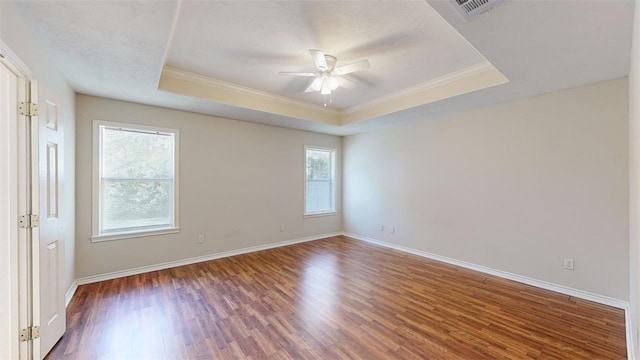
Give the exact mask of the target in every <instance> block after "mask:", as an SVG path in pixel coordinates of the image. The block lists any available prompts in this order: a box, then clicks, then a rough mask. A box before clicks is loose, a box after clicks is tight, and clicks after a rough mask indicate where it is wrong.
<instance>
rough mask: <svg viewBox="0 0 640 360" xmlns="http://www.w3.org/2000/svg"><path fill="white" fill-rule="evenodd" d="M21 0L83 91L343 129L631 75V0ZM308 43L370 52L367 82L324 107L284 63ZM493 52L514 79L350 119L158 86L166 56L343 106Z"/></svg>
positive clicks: (279, 92)
mask: <svg viewBox="0 0 640 360" xmlns="http://www.w3.org/2000/svg"><path fill="white" fill-rule="evenodd" d="M15 3H16V4H17V6H18V7H19V9H20V10H21V14H22V15H23V17H24V18H25V20H26V21H27V22H28V23H29V24H30V26H31V28H32V29H33V31H34V33H35V34H36V36H37V37H38V38H39V40H41V42H42V45H43V47H44V48H45V49H47V50H48V52H49V54H50V56H51V58H52V59H53V60H54V62H55V63H56V65H57V66H58V67H59V69H60V70H61V72H62V73H63V74H64V76H65V77H66V78H67V80H68V81H69V83H70V84H71V86H72V87H73V88H74V90H76V91H77V92H79V93H84V94H89V95H96V96H104V97H108V98H114V99H119V100H127V101H134V102H140V103H145V104H151V105H158V106H165V107H170V108H176V109H182V110H187V111H194V112H200V113H205V114H211V115H216V116H223V117H229V118H235V119H240V120H246V121H253V122H259V123H267V124H273V125H277V126H284V127H291V128H297V129H304V130H311V131H318V132H325V133H331V134H337V135H344V134H350V133H355V132H361V131H369V130H372V129H376V128H379V127H384V126H391V125H393V124H398V123H402V122H406V121H412V120H418V119H428V118H431V117H434V116H441V115H445V114H448V113H451V112H455V111H461V110H465V109H470V108H473V107H477V106H486V105H490V104H495V103H498V102H503V101H509V100H513V99H518V98H522V97H526V96H532V95H536V94H541V93H546V92H551V91H556V90H559V89H564V88H568V87H572V86H577V85H582V84H585V83H589V82H594V81H601V80H608V79H613V78H617V77H621V76H625V75H627V74H628V70H629V52H630V46H631V29H632V13H633V11H632V10H633V1H631V0H629V1H624V0H623V1H537V0H531V1H526V0H519V1H509V0H505V3H504V5H501V6H499V7H498V8H496V9H494V10H493V11H490V12H488V13H485V14H483V15H481V16H480V17H478V18H475V19H473V20H471V21H465V20H464V19H462V17H461V16H460V15H459V14H458V13H456V11H455V10H454V9H453V7H452V6H451V4H450V2H448V1H442V0H433V1H432V0H429V1H282V2H281V1H251V2H248V1H189V0H185V1H181V2H177V1H56V0H52V1H34V2H31V1H16V2H15ZM311 48H317V49H322V50H324V51H326V52H327V53H329V54H332V55H335V56H337V57H338V65H340V64H346V63H349V62H352V61H357V60H361V59H365V58H366V59H368V60H369V61H370V62H371V69H370V70H367V71H363V72H359V73H356V74H354V75H350V76H349V77H350V80H352V81H353V82H355V83H356V84H357V87H356V88H354V89H352V90H344V89H339V90H337V91H336V92H335V96H334V103H333V104H331V106H332V108H330V109H322V106H321V105H320V106H319V104H322V97H321V96H320V95H319V94H317V93H310V94H304V93H302V92H301V90H303V89H304V88H306V86H307V84H308V83H307V81H308V79H304V78H290V77H285V76H280V75H278V72H279V71H310V70H313V64H312V62H311V59H310V57H309V55H308V49H311ZM476 49H477V50H476ZM486 60H488V62H487V61H486ZM489 62H490V64H493V66H495V68H497V69H498V70H499V72H500V73H501V74H504V76H506V78H508V79H509V83H508V84H504V85H499V86H493V87H489V86H478V87H476V88H474V89H470V90H469V91H458V92H456V93H453V94H452V95H450V96H453V95H455V96H453V97H446V96H445V97H440V98H438V97H433V99H434V100H433V101H425V102H424V103H422V104H418V103H415V102H414V103H411V104H410V106H405V107H401V106H396V107H390V109H393V112H386V113H385V112H371V113H370V114H369V115H368V116H367V117H360V118H357V119H356V120H357V121H353V122H349V123H348V124H347V123H346V122H343V123H342V124H341V123H340V121H326V122H322V121H314V120H313V119H312V120H309V119H308V118H305V117H304V116H297V115H296V114H297V113H296V112H295V111H293V112H278V111H270V110H269V109H270V107H268V106H267V107H264V108H257V107H251V106H245V105H244V104H239V105H238V104H236V103H233V102H225V101H221V100H220V99H224V97H217V98H216V97H207V96H201V95H200V94H192V93H190V92H189V91H172V90H171V89H169V90H167V89H165V90H166V91H161V90H159V86H160V85H159V82H160V79H161V75H163V68H164V69H165V70H166V69H167V68H173V69H179V70H181V71H185V72H186V73H188V74H193V75H195V74H200V75H202V78H203V79H201V80H203V81H204V82H209V83H211V82H214V83H215V82H220V83H226V84H229V85H231V86H232V87H234V86H237V87H238V88H242V89H244V90H247V89H248V90H255V91H256V92H257V93H256V94H258V95H256V96H259V97H260V101H267V102H268V101H271V99H276V100H278V101H279V102H278V103H277V104H276V105H277V106H279V107H282V104H283V99H291V100H292V101H294V102H298V103H301V104H305V103H308V104H311V105H309V106H310V107H313V106H317V109H316V108H314V109H313V111H315V112H322V111H325V112H326V114H327V116H337V115H336V114H340V112H336V111H339V110H340V109H344V110H343V111H346V112H349V110H351V109H353V108H354V107H358V106H360V107H362V104H363V103H365V104H369V103H372V102H376V101H378V102H379V101H380V99H384V98H393V99H395V100H394V101H396V100H398V96H397V95H398V94H399V93H406V89H407V88H412V87H414V88H415V86H416V85H418V86H423V85H424V84H425V83H427V84H429V83H430V82H433V81H436V82H437V80H438V79H442V77H443V76H444V77H447V76H449V75H450V74H451V73H455V72H456V71H458V72H459V71H460V70H462V69H465V68H468V67H469V66H474V65H475V64H479V63H484V64H488V63H489ZM190 76H191V75H190ZM204 82H202V81H201V83H204ZM194 84H195V83H194ZM421 84H423V85H421ZM215 85H216V86H218V85H219V83H215ZM187 87H188V86H187ZM194 88H195V87H194ZM160 89H162V87H161V86H160ZM477 89H482V90H477ZM187 90H189V89H187ZM236 90H237V89H236ZM244 90H243V91H244ZM472 90H477V91H473V92H470V91H472ZM170 91H172V92H170ZM229 94H231V93H229ZM229 94H227V95H229ZM254 95H255V94H254ZM394 96H395V97H394ZM414 97H415V96H414ZM257 102H259V101H257ZM271 108H273V106H271ZM265 109H266V110H265ZM341 125H342V126H341Z"/></svg>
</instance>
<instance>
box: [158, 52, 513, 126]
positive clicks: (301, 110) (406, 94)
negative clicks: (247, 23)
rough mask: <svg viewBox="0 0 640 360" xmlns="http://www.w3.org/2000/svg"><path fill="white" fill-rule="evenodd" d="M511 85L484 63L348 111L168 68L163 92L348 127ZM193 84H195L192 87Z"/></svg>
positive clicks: (164, 70)
mask: <svg viewBox="0 0 640 360" xmlns="http://www.w3.org/2000/svg"><path fill="white" fill-rule="evenodd" d="M176 81H177V82H182V84H180V85H178V84H176V83H175V82H176ZM507 82H509V80H508V79H507V78H506V77H504V75H502V73H500V72H499V71H498V70H497V69H496V68H495V67H494V66H493V65H492V64H491V63H490V62H488V61H483V62H480V63H477V64H475V65H472V66H469V67H466V68H463V69H460V70H458V71H454V72H452V73H449V74H446V75H443V76H440V77H438V78H436V79H433V80H430V81H427V82H424V83H421V84H418V85H415V86H412V87H409V88H406V89H404V90H401V91H398V92H395V93H393V94H390V95H387V96H383V97H381V98H378V99H375V100H373V101H369V102H367V103H363V104H359V105H356V106H353V107H350V108H348V109H344V110H335V109H330V108H325V107H323V106H320V105H315V104H310V103H307V102H304V101H300V100H296V99H292V98H289V97H285V96H280V95H276V94H272V93H269V92H266V91H261V90H257V89H252V88H248V87H244V86H240V85H237V84H233V83H230V82H227V81H222V80H218V79H214V78H211V77H208V76H205V75H202V74H197V73H193V72H190V71H187V70H183V69H178V68H175V67H171V66H168V65H167V66H165V67H164V68H163V69H162V72H161V76H160V82H159V84H158V89H160V90H164V91H169V92H176V93H180V94H182V95H187V96H196V97H202V98H203V99H207V100H213V101H218V102H221V103H227V104H228V105H231V106H238V107H250V108H253V109H254V110H258V111H266V112H274V113H278V114H280V115H285V116H291V117H295V118H301V119H306V120H311V121H315V122H319V123H327V124H331V125H337V126H345V125H349V124H351V123H354V122H359V121H363V120H367V119H371V118H374V117H377V116H381V115H385V114H388V113H389V112H395V111H399V110H402V109H407V108H412V107H415V106H420V105H424V104H427V103H430V102H435V101H439V100H443V99H446V98H450V97H453V96H457V95H460V94H464V93H468V92H471V91H476V90H480V89H484V88H487V87H491V86H495V85H500V84H504V83H507ZM189 84H193V85H194V86H191V87H189ZM196 85H197V86H196ZM198 86H199V87H200V88H199V89H198Z"/></svg>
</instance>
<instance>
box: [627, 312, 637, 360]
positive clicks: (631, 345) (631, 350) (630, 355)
mask: <svg viewBox="0 0 640 360" xmlns="http://www.w3.org/2000/svg"><path fill="white" fill-rule="evenodd" d="M631 324H633V322H632V321H631V305H630V304H627V306H626V307H625V308H624V325H625V326H624V328H625V334H626V338H627V359H629V360H635V359H636V342H635V339H634V338H633V330H632V329H631Z"/></svg>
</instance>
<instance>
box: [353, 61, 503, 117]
mask: <svg viewBox="0 0 640 360" xmlns="http://www.w3.org/2000/svg"><path fill="white" fill-rule="evenodd" d="M492 69H495V67H494V66H493V65H492V64H491V63H490V62H488V61H483V62H480V63H477V64H475V65H471V66H469V67H466V68H464V69H460V70H458V71H454V72H452V73H449V74H445V75H443V76H440V77H437V78H435V79H432V80H429V81H426V82H423V83H421V84H418V85H414V86H411V87H408V88H406V89H403V90H400V91H397V92H395V93H392V94H389V95H386V96H383V97H380V98H377V99H375V100H372V101H369V102H366V103H362V104H360V105H356V106H352V107H350V108H348V109H345V110H344V111H343V114H353V113H356V112H359V111H364V110H367V109H369V108H372V107H374V106H377V105H379V104H382V103H388V102H393V101H396V100H398V99H400V98H403V97H407V96H411V95H414V94H417V93H420V92H423V91H427V90H431V89H434V88H437V87H439V86H442V85H445V84H448V83H450V82H453V81H457V80H461V79H464V78H467V77H470V76H473V75H476V74H479V73H482V72H484V71H487V70H492Z"/></svg>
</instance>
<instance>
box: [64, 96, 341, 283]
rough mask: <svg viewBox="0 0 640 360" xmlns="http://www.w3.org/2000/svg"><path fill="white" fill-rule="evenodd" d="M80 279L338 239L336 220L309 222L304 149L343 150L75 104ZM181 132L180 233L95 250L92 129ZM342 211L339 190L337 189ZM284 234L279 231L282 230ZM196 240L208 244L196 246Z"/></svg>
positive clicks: (102, 102) (81, 100)
mask: <svg viewBox="0 0 640 360" xmlns="http://www.w3.org/2000/svg"><path fill="white" fill-rule="evenodd" d="M76 101H77V110H76V114H77V152H78V153H77V163H76V165H77V216H78V222H77V234H78V242H77V261H78V277H79V278H81V277H86V276H91V275H97V274H104V273H108V272H113V271H119V270H126V269H131V268H136V267H141V266H146V265H154V264H159V263H163V262H168V261H175V260H182V259H186V258H190V257H196V256H203V255H207V254H215V253H219V252H223V251H230V250H237V249H241V248H246V247H251V246H259V245H265V244H270V243H275V242H279V241H286V240H292V239H298V238H303V237H307V236H315V235H321V234H327V233H332V232H338V231H340V230H341V228H342V216H341V210H340V209H339V212H338V214H337V215H333V216H324V217H316V218H306V219H305V218H303V216H302V214H303V205H304V204H303V202H304V200H303V199H304V191H303V186H304V182H303V179H304V145H318V146H325V147H333V148H336V149H338V154H337V159H338V161H337V163H338V164H337V165H338V169H337V170H338V173H337V178H338V179H340V178H341V153H342V151H341V143H342V141H341V139H340V138H339V137H336V136H330V135H321V134H314V133H309V132H303V131H297V130H290V129H284V128H278V127H273V126H266V125H259V124H253V123H248V122H242V121H235V120H229V119H221V118H216V117H211V116H205V115H198V114H194V113H188V112H183V111H177V110H169V109H163V108H158V107H152V106H146V105H139V104H133V103H127V102H121V101H114V100H108V99H103V98H97V97H91V96H85V95H78V97H77V100H76ZM94 119H99V120H106V121H117V122H125V123H136V124H143V125H156V126H160V127H167V128H174V129H178V130H179V131H180V174H179V180H180V227H181V230H180V233H178V234H169V235H160V236H151V237H141V238H133V239H124V240H115V241H105V242H98V243H92V242H91V241H90V240H89V238H90V236H91V151H92V150H91V126H92V120H94ZM337 192H338V204H340V203H341V197H340V193H341V191H340V182H338V186H337ZM281 224H284V225H285V226H286V231H284V232H281V231H280V225H281ZM199 234H203V235H205V237H206V241H205V244H198V243H197V238H198V235H199Z"/></svg>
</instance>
